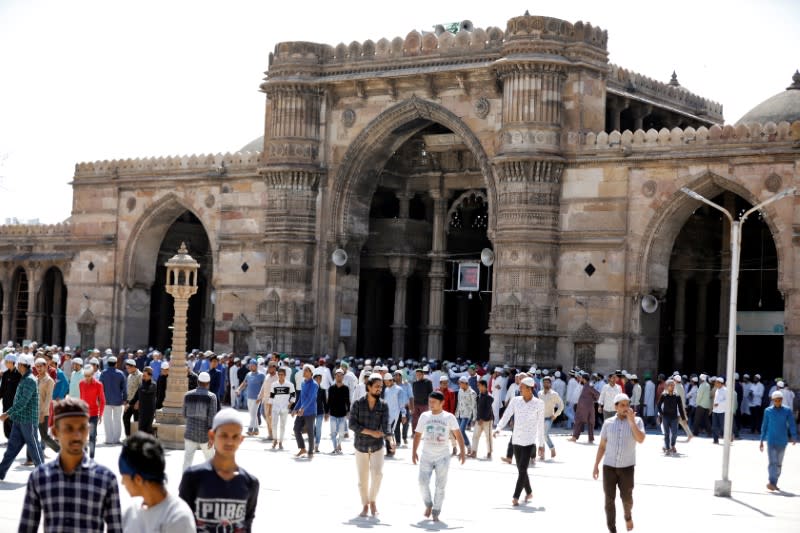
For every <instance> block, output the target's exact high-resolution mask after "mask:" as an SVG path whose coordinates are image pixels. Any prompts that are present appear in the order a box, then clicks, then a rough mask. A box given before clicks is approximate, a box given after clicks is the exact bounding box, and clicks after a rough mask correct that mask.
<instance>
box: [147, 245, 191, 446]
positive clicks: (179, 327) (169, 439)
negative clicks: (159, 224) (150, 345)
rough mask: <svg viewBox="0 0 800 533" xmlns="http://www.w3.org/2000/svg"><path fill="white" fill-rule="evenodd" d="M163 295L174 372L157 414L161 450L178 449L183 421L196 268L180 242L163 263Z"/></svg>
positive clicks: (181, 439)
mask: <svg viewBox="0 0 800 533" xmlns="http://www.w3.org/2000/svg"><path fill="white" fill-rule="evenodd" d="M166 267H167V282H166V290H167V294H169V295H171V296H172V297H173V299H174V308H175V319H174V321H173V330H172V350H171V352H170V366H171V367H172V368H174V369H175V371H174V372H171V373H170V376H169V380H167V394H166V398H165V399H164V408H163V409H162V410H161V411H160V412H159V414H158V418H157V420H158V438H159V440H160V441H161V443H162V444H163V445H164V447H165V448H167V449H171V450H182V449H183V446H184V442H183V436H184V430H185V420H184V418H183V396H184V395H185V394H186V391H187V389H188V377H187V375H186V372H185V371H184V369H185V368H186V320H187V316H188V312H189V298H191V297H192V296H194V295H195V294H196V293H197V270H198V268H199V267H200V265H199V264H198V263H197V261H195V260H194V259H193V258H192V257H191V256H190V255H189V254H188V252H187V250H186V245H185V244H183V243H181V247H180V249H179V250H178V253H177V255H175V256H173V257H172V258H171V259H170V260H169V261H168V262H167V263H166Z"/></svg>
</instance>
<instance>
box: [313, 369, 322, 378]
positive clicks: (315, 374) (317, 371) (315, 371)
mask: <svg viewBox="0 0 800 533" xmlns="http://www.w3.org/2000/svg"><path fill="white" fill-rule="evenodd" d="M312 375H313V376H314V377H317V376H319V377H322V369H321V368H317V369H314V371H313V373H312Z"/></svg>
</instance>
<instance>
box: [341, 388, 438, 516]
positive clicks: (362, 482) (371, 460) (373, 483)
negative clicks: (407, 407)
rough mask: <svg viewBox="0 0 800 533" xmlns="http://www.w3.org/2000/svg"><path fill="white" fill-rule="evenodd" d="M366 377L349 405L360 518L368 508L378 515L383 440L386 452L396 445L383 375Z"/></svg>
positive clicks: (365, 513)
mask: <svg viewBox="0 0 800 533" xmlns="http://www.w3.org/2000/svg"><path fill="white" fill-rule="evenodd" d="M366 379H367V394H366V395H365V396H364V397H362V398H360V399H358V400H356V401H355V402H354V403H353V405H352V407H351V408H350V429H351V430H353V433H354V434H355V442H354V447H355V450H356V468H357V470H358V491H359V494H360V495H361V505H362V509H361V514H360V515H359V516H361V517H365V516H367V512H368V510H369V511H370V512H371V513H372V516H376V515H377V514H378V507H377V505H376V503H375V502H376V500H377V498H378V491H379V490H380V487H381V479H382V478H383V456H384V452H383V446H384V439H387V438H388V440H389V443H390V450H389V451H393V448H394V447H395V442H394V435H392V433H391V430H390V428H389V406H387V405H386V402H384V401H383V400H382V399H381V389H382V388H383V378H382V377H381V375H380V374H378V373H377V372H375V373H374V374H371V375H370V376H369V377H367V378H366ZM431 392H433V391H431ZM415 406H416V404H415Z"/></svg>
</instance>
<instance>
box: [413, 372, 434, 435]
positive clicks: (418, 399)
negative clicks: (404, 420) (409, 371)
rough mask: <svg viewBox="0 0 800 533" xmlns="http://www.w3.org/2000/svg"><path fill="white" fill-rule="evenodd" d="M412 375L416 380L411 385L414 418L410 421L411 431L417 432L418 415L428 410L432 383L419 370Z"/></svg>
mask: <svg viewBox="0 0 800 533" xmlns="http://www.w3.org/2000/svg"><path fill="white" fill-rule="evenodd" d="M414 374H415V375H416V378H417V379H416V381H414V383H412V384H411V393H412V394H413V395H414V416H413V418H412V420H411V431H416V430H417V421H419V415H421V414H422V413H424V412H425V411H427V410H428V395H429V394H430V393H432V392H433V383H431V380H430V379H428V376H427V375H425V372H423V371H422V369H421V368H418V369H417V370H416V371H415V372H414Z"/></svg>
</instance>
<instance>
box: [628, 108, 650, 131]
mask: <svg viewBox="0 0 800 533" xmlns="http://www.w3.org/2000/svg"><path fill="white" fill-rule="evenodd" d="M632 111H633V113H632V114H633V130H634V131H636V130H641V129H643V127H644V119H645V118H647V117H648V116H649V115H650V113H652V112H653V106H651V105H639V106H636V107H634V108H633V109H632Z"/></svg>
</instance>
